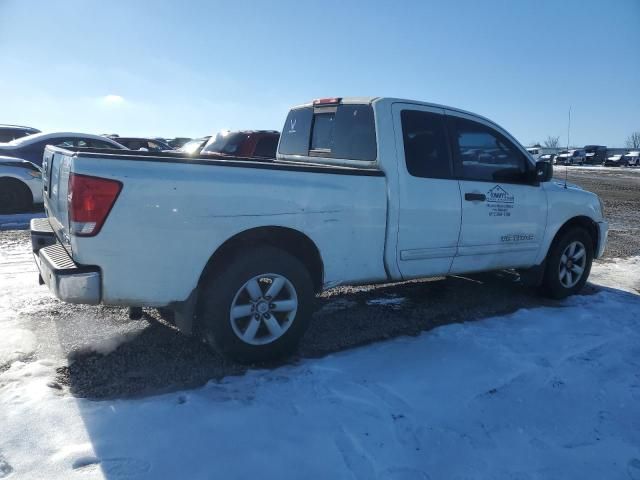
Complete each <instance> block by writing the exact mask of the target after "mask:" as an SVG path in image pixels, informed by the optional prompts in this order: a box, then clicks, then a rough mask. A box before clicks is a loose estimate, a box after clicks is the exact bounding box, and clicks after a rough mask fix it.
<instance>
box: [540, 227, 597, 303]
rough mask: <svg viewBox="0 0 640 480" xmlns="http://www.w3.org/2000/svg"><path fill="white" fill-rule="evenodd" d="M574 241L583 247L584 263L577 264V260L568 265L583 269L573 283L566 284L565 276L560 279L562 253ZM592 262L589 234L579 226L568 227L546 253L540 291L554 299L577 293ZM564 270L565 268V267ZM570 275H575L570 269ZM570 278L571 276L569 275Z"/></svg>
mask: <svg viewBox="0 0 640 480" xmlns="http://www.w3.org/2000/svg"><path fill="white" fill-rule="evenodd" d="M574 242H578V244H579V245H582V246H583V247H584V251H585V253H584V257H585V260H584V265H577V262H572V263H571V265H570V266H572V268H575V266H578V268H580V267H582V268H583V271H582V273H581V274H580V277H579V279H578V280H577V282H576V283H575V284H574V285H567V284H565V283H563V281H564V282H566V283H569V284H570V283H571V282H568V281H567V278H566V277H565V278H564V279H563V280H561V279H560V276H561V273H562V263H563V255H564V254H565V252H566V250H567V248H568V247H569V246H570V245H572V244H574ZM592 262H593V241H592V239H591V236H590V235H589V234H588V233H587V231H586V230H585V229H583V228H580V227H574V228H570V229H568V230H567V231H565V232H564V233H562V234H561V235H560V236H559V237H558V238H557V239H556V240H555V241H554V242H553V244H552V245H551V248H550V249H549V252H548V253H547V259H546V265H545V271H544V276H543V279H542V286H541V289H542V293H543V294H544V295H546V296H548V297H551V298H555V299H562V298H566V297H568V296H569V295H573V294H575V293H578V292H579V291H580V290H581V289H582V287H584V284H585V283H586V282H587V279H588V278H589V273H590V272H591V264H592ZM565 270H567V269H566V268H565ZM569 270H570V275H571V276H573V275H575V272H574V271H573V270H571V269H569ZM570 278H571V277H570Z"/></svg>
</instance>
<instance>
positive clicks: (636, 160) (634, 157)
mask: <svg viewBox="0 0 640 480" xmlns="http://www.w3.org/2000/svg"><path fill="white" fill-rule="evenodd" d="M625 161H626V163H627V167H631V166H635V167H637V166H638V165H640V151H638V150H635V151H633V152H628V153H626V154H625V155H624V157H623V163H624V162H625Z"/></svg>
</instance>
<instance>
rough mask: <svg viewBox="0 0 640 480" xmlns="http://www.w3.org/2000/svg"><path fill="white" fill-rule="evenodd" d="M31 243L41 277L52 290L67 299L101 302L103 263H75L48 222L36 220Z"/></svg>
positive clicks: (92, 303) (93, 303)
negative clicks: (90, 264)
mask: <svg viewBox="0 0 640 480" xmlns="http://www.w3.org/2000/svg"><path fill="white" fill-rule="evenodd" d="M45 221H46V220H45ZM47 223H48V222H47ZM31 244H32V246H33V255H34V259H35V262H36V265H37V266H38V270H40V278H41V280H42V282H44V283H45V284H46V285H47V287H49V290H51V293H53V294H54V295H55V296H56V297H57V298H59V299H60V300H62V301H63V302H68V303H82V304H88V305H97V304H99V303H100V299H101V292H102V275H101V272H100V268H99V267H96V266H88V265H78V264H77V263H75V262H74V261H73V259H72V258H71V257H70V256H69V254H68V253H67V251H66V250H65V249H64V247H63V246H62V245H61V244H60V243H58V242H57V240H56V237H55V235H53V231H51V234H48V232H47V231H46V225H44V224H38V223H36V224H34V222H33V221H32V224H31Z"/></svg>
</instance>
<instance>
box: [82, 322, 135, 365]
mask: <svg viewBox="0 0 640 480" xmlns="http://www.w3.org/2000/svg"><path fill="white" fill-rule="evenodd" d="M123 328H124V327H123ZM141 332H142V328H141V327H140V326H139V325H135V324H129V325H128V330H127V331H125V332H115V333H114V334H112V335H111V336H109V337H102V336H97V337H95V338H92V336H91V335H90V334H87V336H85V338H83V339H82V340H83V343H82V345H79V346H78V347H76V348H74V349H73V350H72V352H71V354H70V356H71V357H73V356H75V355H85V354H87V353H92V352H95V353H98V354H100V355H108V354H110V353H111V352H113V351H115V350H116V349H117V348H118V347H119V346H120V345H122V344H124V343H127V342H130V341H131V340H133V339H134V338H135V337H137V336H138V335H140V333H141ZM100 335H102V333H100ZM85 342H86V343H85Z"/></svg>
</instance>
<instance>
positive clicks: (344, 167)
mask: <svg viewBox="0 0 640 480" xmlns="http://www.w3.org/2000/svg"><path fill="white" fill-rule="evenodd" d="M44 156H45V158H44V169H43V170H44V173H43V176H44V179H43V182H44V197H45V207H46V210H47V214H48V219H42V220H36V221H34V222H33V223H32V226H31V234H32V243H33V250H34V252H35V253H36V255H35V257H36V261H37V263H38V266H39V268H40V272H41V280H42V281H44V282H45V283H46V284H47V285H48V286H49V288H50V289H51V291H52V292H53V293H54V294H55V295H56V296H57V297H58V298H60V299H61V300H64V301H67V302H73V303H85V304H98V303H103V304H107V305H122V306H129V307H135V308H138V307H143V306H152V307H167V308H169V309H171V310H173V312H174V313H175V315H174V318H175V323H176V325H177V327H178V328H179V329H181V330H182V331H184V332H186V333H189V334H196V335H198V336H200V338H202V339H203V340H204V341H205V342H207V343H208V344H210V345H212V346H215V347H217V348H218V349H219V350H220V351H222V352H223V353H224V354H226V355H228V356H230V357H232V358H233V359H236V360H238V361H242V362H254V361H261V360H265V359H269V358H274V357H278V356H282V355H285V354H288V353H290V352H292V351H293V350H294V349H295V347H296V345H297V343H298V341H299V339H300V337H301V336H302V335H303V333H304V332H305V329H306V327H307V325H308V322H309V319H310V316H311V313H312V307H313V303H314V294H315V293H317V292H319V291H321V290H323V289H326V288H329V287H333V286H336V285H340V284H370V283H379V282H385V283H386V282H394V281H402V280H407V279H413V278H420V277H430V276H442V275H453V274H466V273H471V272H480V271H487V270H496V269H506V268H509V269H520V270H521V271H524V272H527V273H528V274H530V276H531V277H533V278H535V279H537V283H538V284H539V285H540V286H541V287H542V290H543V291H544V292H546V293H547V294H549V295H551V296H553V297H555V298H562V297H565V296H567V295H570V294H573V293H576V292H578V291H579V290H580V289H581V288H582V286H583V285H584V283H585V282H586V280H587V277H588V275H589V271H590V268H591V262H592V259H593V258H597V257H599V256H601V255H602V254H603V251H604V248H605V243H606V239H607V230H608V224H607V222H606V221H605V220H604V217H603V207H602V203H601V201H600V200H599V198H598V197H597V196H596V195H594V194H593V193H590V192H587V191H584V190H582V189H580V188H577V187H575V186H567V185H564V184H562V183H556V182H553V181H551V176H552V168H553V167H552V166H551V165H550V164H549V163H548V162H538V163H535V162H534V161H533V159H532V158H531V157H530V156H529V155H528V154H527V151H526V150H525V148H523V147H522V146H521V145H520V144H519V143H518V142H517V141H516V140H515V139H514V138H513V137H512V136H511V135H509V133H507V132H506V131H505V130H504V129H502V128H501V127H499V126H498V125H496V124H495V123H493V122H492V121H490V120H487V119H486V118H483V117H481V116H478V115H475V114H472V113H469V112H465V111H462V110H459V109H455V108H449V107H444V106H440V105H434V104H429V103H423V102H416V101H410V100H400V99H393V98H327V99H320V100H315V101H313V102H312V103H308V104H304V105H301V106H298V107H295V108H293V109H292V110H291V111H290V112H289V115H288V116H287V119H286V121H285V124H284V127H283V131H282V135H281V139H280V143H279V145H278V155H277V159H276V160H275V161H260V160H257V159H250V158H239V157H233V156H225V157H220V158H211V157H195V158H194V157H187V156H182V155H180V154H176V153H152V152H126V151H124V152H123V151H111V150H97V149H72V150H69V149H63V148H58V147H47V150H46V152H45V155H44Z"/></svg>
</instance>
